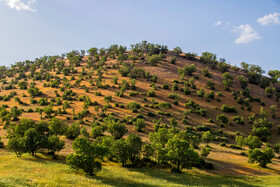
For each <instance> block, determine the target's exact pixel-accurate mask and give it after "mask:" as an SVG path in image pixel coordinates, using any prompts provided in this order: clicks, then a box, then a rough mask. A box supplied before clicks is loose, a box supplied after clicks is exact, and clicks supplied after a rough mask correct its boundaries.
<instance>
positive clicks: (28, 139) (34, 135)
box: [22, 128, 45, 156]
mask: <svg viewBox="0 0 280 187" xmlns="http://www.w3.org/2000/svg"><path fill="white" fill-rule="evenodd" d="M44 140H45V139H44V137H42V135H40V134H39V133H38V132H37V131H36V130H35V129H34V128H31V129H28V130H27V131H25V133H24V136H23V138H22V141H23V144H24V148H25V151H26V152H28V153H31V155H32V156H34V155H35V154H36V151H37V150H38V149H39V148H41V147H42V146H43V145H44V143H45V141H44Z"/></svg>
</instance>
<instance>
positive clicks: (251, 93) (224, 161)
mask: <svg viewBox="0 0 280 187" xmlns="http://www.w3.org/2000/svg"><path fill="white" fill-rule="evenodd" d="M131 48H132V49H131V51H127V50H126V47H123V46H117V45H113V46H110V47H109V48H108V49H103V48H102V49H96V48H92V49H90V50H88V54H86V53H85V51H72V52H70V53H67V54H62V55H60V56H49V57H47V56H45V57H41V58H38V59H35V60H34V61H29V60H27V61H23V62H18V63H16V64H15V65H12V66H11V67H10V68H7V67H1V70H0V77H1V82H2V87H1V92H0V103H1V105H2V107H1V112H0V117H1V121H2V126H0V137H2V141H3V142H4V145H5V147H6V145H7V143H8V141H9V139H12V138H15V137H16V136H17V135H16V133H17V130H16V129H17V128H18V127H17V126H18V124H24V123H26V124H27V122H24V120H26V119H31V120H32V121H33V122H34V124H35V126H37V127H38V124H40V125H41V126H40V127H42V128H43V127H44V128H45V127H46V128H47V129H45V130H44V131H43V135H44V136H47V137H48V136H49V135H48V134H55V135H57V136H59V138H60V139H61V140H63V141H65V146H64V148H63V149H62V150H61V151H60V152H59V155H64V156H67V155H68V154H69V153H74V151H73V149H72V142H73V140H74V139H75V138H76V137H78V136H79V137H86V136H87V138H88V140H89V141H90V142H99V141H103V140H100V139H102V138H104V137H107V136H108V137H109V136H110V135H113V136H114V137H115V139H119V138H122V137H124V138H125V139H126V138H127V137H129V135H130V134H136V135H138V136H139V137H141V140H142V142H148V143H151V145H152V147H153V145H154V143H155V142H153V141H156V140H155V139H153V138H151V137H152V134H153V133H154V132H158V131H159V129H167V130H168V132H169V133H171V134H172V136H173V135H176V134H178V136H179V135H181V134H180V133H178V132H182V134H184V133H185V136H187V138H185V139H184V138H183V139H184V140H186V141H187V142H188V143H189V144H191V147H192V149H194V150H195V152H198V153H201V151H202V148H206V147H207V146H203V145H205V144H207V145H208V142H210V144H209V145H210V147H211V152H210V154H209V157H207V159H206V161H207V162H210V163H213V166H214V168H215V169H214V170H210V171H207V172H210V173H211V174H213V175H264V174H266V175H274V174H279V170H280V167H279V160H278V158H274V159H273V161H272V163H271V164H269V165H268V168H267V169H262V168H261V167H259V166H256V165H253V164H249V163H247V161H248V154H249V152H247V150H249V148H250V144H249V143H248V142H249V140H248V138H247V137H248V136H249V137H250V135H252V136H253V137H256V138H258V139H259V140H261V141H262V146H260V147H259V148H263V149H261V150H264V149H266V148H267V147H273V146H274V145H275V144H277V143H278V142H280V140H279V131H278V129H279V128H278V124H279V115H280V114H279V104H278V98H279V95H280V92H279V91H280V89H279V84H278V80H279V75H280V73H279V71H270V72H269V73H268V74H269V75H270V78H268V77H266V76H264V75H263V74H264V72H263V70H262V69H261V67H259V66H255V65H249V64H246V63H242V68H238V67H236V66H230V65H229V64H227V63H226V62H225V59H220V61H218V60H217V57H216V55H214V54H212V53H209V52H205V53H203V54H202V56H200V57H198V56H197V55H196V54H193V53H183V51H182V50H181V49H180V48H179V47H177V48H175V49H174V50H173V51H170V50H168V49H167V46H164V45H155V44H150V43H147V42H145V41H144V42H142V43H139V44H135V45H132V46H131ZM60 120H62V121H60ZM44 121H45V122H46V123H44ZM28 123H30V122H28ZM51 123H52V125H51ZM58 123H63V124H66V127H65V128H66V129H65V130H64V131H63V132H61V133H60V132H59V130H58V128H57V126H55V125H56V124H58ZM115 123H120V124H122V125H124V129H123V130H120V131H122V132H118V130H119V129H117V130H116V128H117V127H115V126H114V125H115ZM70 124H74V125H70ZM69 125H70V126H69ZM35 126H34V128H36V127H35ZM68 126H69V127H68ZM111 126H114V127H111ZM70 127H71V128H70ZM118 127H119V126H118ZM114 128H115V129H114ZM120 128H123V127H120ZM126 129H127V130H126ZM37 131H38V130H37ZM80 132H81V133H80ZM206 132H209V133H210V135H209V137H210V138H208V139H209V141H208V140H207V137H206V138H205V136H207V133H206ZM23 135H24V132H23V134H22V136H23ZM123 135H124V136H123ZM154 135H155V136H156V135H157V134H155V133H154ZM190 135H191V137H189V136H190ZM117 136H119V137H117ZM182 136H183V135H182ZM237 136H238V137H240V139H242V141H241V142H242V143H240V141H237V143H236V137H237ZM252 136H251V137H252ZM100 137H101V138H100ZM203 137H204V138H203ZM246 138H247V139H246ZM166 141H168V139H167V140H166ZM204 143H205V144H204ZM45 144H47V143H45ZM237 144H238V145H237ZM149 145H150V144H149ZM143 147H144V146H143ZM165 148H166V147H165V146H164V147H163V148H162V149H165ZM254 148H255V147H254ZM256 148H258V146H256ZM46 149H47V147H44V146H41V147H40V146H38V150H36V151H35V152H37V151H39V152H43V153H44V152H47V151H46ZM141 149H142V146H141ZM153 149H155V150H156V149H157V148H155V147H153ZM166 149H167V148H166ZM240 149H242V150H243V151H242V150H240ZM252 150H253V149H252ZM24 152H28V151H24ZM240 152H242V154H240ZM145 153H146V152H145ZM276 153H277V152H276ZM1 154H2V153H1ZM3 154H6V153H3ZM138 156H139V158H144V157H145V154H144V153H138V154H137V157H138ZM149 157H150V158H149V159H151V160H153V161H152V162H154V161H156V160H157V159H159V158H158V157H157V155H154V154H151V155H149ZM107 158H109V160H110V159H113V160H119V159H120V160H121V158H119V159H117V158H114V157H112V158H110V156H108V155H107ZM154 158H155V160H154ZM101 160H102V159H101ZM105 160H106V159H105ZM103 161H104V160H103ZM128 162H132V163H133V160H131V159H128ZM207 162H206V163H207ZM164 163H166V164H167V165H169V166H171V167H173V166H172V162H169V161H168V160H165V161H164ZM108 165H110V164H108ZM206 165H207V164H206ZM108 167H109V166H108ZM110 167H111V166H110ZM161 167H162V165H161ZM182 167H183V166H182ZM203 167H205V166H203ZM203 167H202V168H203ZM206 168H207V166H206ZM1 182H2V181H1ZM201 184H203V183H201Z"/></svg>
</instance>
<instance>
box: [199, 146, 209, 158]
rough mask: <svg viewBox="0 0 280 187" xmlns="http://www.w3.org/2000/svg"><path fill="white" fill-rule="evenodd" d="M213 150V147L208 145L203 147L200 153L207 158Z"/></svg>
mask: <svg viewBox="0 0 280 187" xmlns="http://www.w3.org/2000/svg"><path fill="white" fill-rule="evenodd" d="M210 152H211V148H210V147H207V146H204V147H203V148H202V149H201V153H200V155H201V156H202V157H203V158H204V159H206V157H207V156H208V155H209V154H210Z"/></svg>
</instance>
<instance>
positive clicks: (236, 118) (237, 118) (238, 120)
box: [232, 116, 244, 125]
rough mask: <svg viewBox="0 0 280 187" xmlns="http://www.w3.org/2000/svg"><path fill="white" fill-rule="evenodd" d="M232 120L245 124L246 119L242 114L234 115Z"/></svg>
mask: <svg viewBox="0 0 280 187" xmlns="http://www.w3.org/2000/svg"><path fill="white" fill-rule="evenodd" d="M232 121H234V122H236V123H237V124H239V125H244V119H243V117H240V116H233V118H232Z"/></svg>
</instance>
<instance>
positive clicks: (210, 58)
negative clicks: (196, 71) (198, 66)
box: [200, 52, 217, 64]
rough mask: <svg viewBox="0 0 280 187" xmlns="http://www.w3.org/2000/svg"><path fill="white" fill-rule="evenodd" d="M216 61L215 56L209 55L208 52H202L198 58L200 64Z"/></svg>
mask: <svg viewBox="0 0 280 187" xmlns="http://www.w3.org/2000/svg"><path fill="white" fill-rule="evenodd" d="M216 60H217V55H215V54H212V53H209V52H204V53H202V55H201V56H200V61H201V62H202V63H204V64H205V63H208V62H213V61H216Z"/></svg>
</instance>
